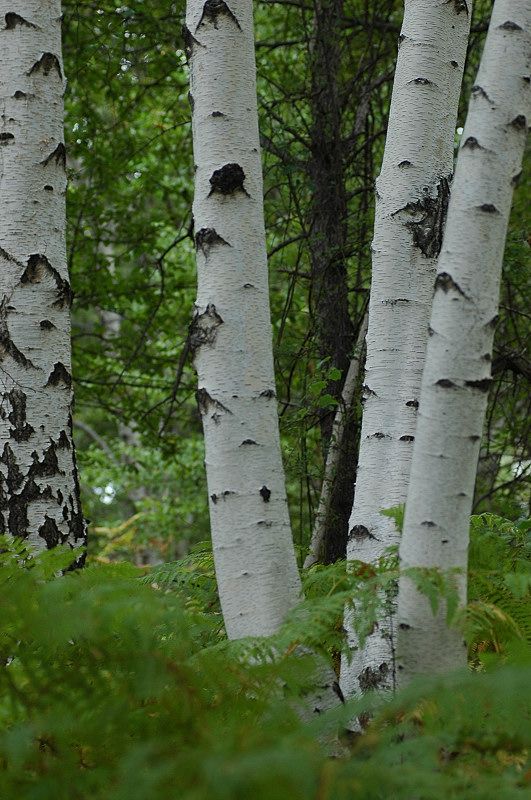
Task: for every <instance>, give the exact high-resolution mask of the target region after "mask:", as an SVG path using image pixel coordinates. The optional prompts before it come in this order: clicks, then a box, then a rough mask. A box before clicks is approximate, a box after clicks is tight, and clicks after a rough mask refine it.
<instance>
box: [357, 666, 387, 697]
mask: <svg viewBox="0 0 531 800" xmlns="http://www.w3.org/2000/svg"><path fill="white" fill-rule="evenodd" d="M388 674H389V665H388V664H385V663H384V664H380V666H379V667H378V668H374V669H373V668H372V667H365V669H364V670H362V672H360V674H359V675H358V683H359V686H360V689H361V691H362V692H363V693H364V694H365V692H370V691H372V690H373V689H378V687H379V686H381V685H382V684H383V683H385V680H386V678H387V675H388Z"/></svg>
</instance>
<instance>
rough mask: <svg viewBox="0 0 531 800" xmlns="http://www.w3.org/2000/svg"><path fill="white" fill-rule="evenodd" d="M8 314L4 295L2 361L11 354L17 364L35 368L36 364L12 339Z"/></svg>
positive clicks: (0, 323) (0, 328)
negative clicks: (8, 324)
mask: <svg viewBox="0 0 531 800" xmlns="http://www.w3.org/2000/svg"><path fill="white" fill-rule="evenodd" d="M7 315H8V305H7V298H6V297H4V299H3V300H2V302H1V303H0V361H2V360H3V359H4V358H5V357H6V355H8V356H11V358H12V359H13V361H16V363H17V364H20V366H21V367H32V368H33V369H35V364H34V363H33V362H32V361H31V360H30V359H29V358H26V356H25V355H24V353H23V352H22V351H21V350H19V349H18V347H17V346H16V344H15V343H14V342H13V340H12V339H11V334H10V333H9V328H8V326H7Z"/></svg>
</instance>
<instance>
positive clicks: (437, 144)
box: [341, 0, 472, 695]
mask: <svg viewBox="0 0 531 800" xmlns="http://www.w3.org/2000/svg"><path fill="white" fill-rule="evenodd" d="M471 11H472V9H471V2H470V0H466V2H465V0H406V2H405V16H404V22H403V25H402V32H401V35H400V46H399V53H398V61H397V66H396V73H395V81H394V87H393V96H392V101H391V110H390V117H389V124H388V133H387V140H386V146H385V153H384V159H383V164H382V171H381V174H380V177H379V178H378V180H377V184H376V218H375V228H374V241H373V272H372V285H371V296H370V305H369V330H368V334H367V360H366V370H365V386H364V400H365V402H364V410H363V422H362V432H361V442H360V453H359V461H358V471H357V477H356V488H355V496H354V507H353V510H352V515H351V519H350V533H349V542H348V546H347V558H348V559H349V560H355V559H359V560H361V561H364V562H368V563H372V564H374V563H375V562H377V561H378V559H379V558H380V557H381V556H382V555H383V554H384V552H385V551H386V549H387V548H388V547H389V546H391V545H397V544H398V533H397V531H396V529H395V526H394V522H393V520H392V519H390V518H389V517H385V516H382V515H381V513H380V512H381V510H382V509H385V508H390V507H393V506H397V505H399V504H401V503H403V502H405V499H406V492H407V485H408V477H409V469H410V463H411V454H412V448H413V441H414V438H415V427H416V419H417V408H418V403H419V392H420V383H421V376H422V369H423V366H424V354H425V348H426V339H427V328H428V322H429V318H430V311H431V302H432V294H433V281H434V278H435V267H436V260H437V256H438V254H439V251H440V247H441V243H442V235H443V228H444V222H445V218H446V209H447V202H448V197H449V184H450V181H451V179H452V171H453V146H454V136H455V125H456V118H457V109H458V101H459V94H460V89H461V81H462V75H463V69H464V61H465V56H466V48H467V40H468V32H469V27H470V15H471ZM389 606H390V611H389V613H388V615H386V618H384V619H382V620H380V622H379V624H378V626H377V627H376V629H375V630H374V632H373V633H372V634H371V635H370V636H369V637H368V638H367V641H366V644H365V647H364V648H363V649H362V650H360V649H358V648H357V640H356V635H355V632H354V631H353V625H352V621H351V618H350V615H349V614H347V616H346V619H345V627H346V628H347V631H348V637H349V646H350V649H351V651H352V659H351V661H350V663H349V662H348V661H347V659H344V660H343V664H342V670H341V683H342V689H343V692H344V693H345V694H347V695H352V694H355V693H357V692H363V691H365V690H366V689H375V688H381V689H388V688H390V687H392V686H393V685H394V672H395V668H394V622H393V620H394V615H395V605H394V600H393V598H392V597H390V598H389Z"/></svg>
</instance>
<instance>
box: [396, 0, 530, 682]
mask: <svg viewBox="0 0 531 800" xmlns="http://www.w3.org/2000/svg"><path fill="white" fill-rule="evenodd" d="M530 68H531V0H496V3H495V5H494V10H493V12H492V18H491V22H490V27H489V33H488V36H487V41H486V44H485V49H484V53H483V57H482V60H481V65H480V69H479V73H478V76H477V79H476V84H475V86H474V87H473V89H472V98H471V100H470V106H469V110H468V118H467V122H466V126H465V130H464V133H463V136H462V139H461V148H460V151H459V156H458V160H457V167H456V173H455V181H454V188H453V191H452V198H451V200H450V207H449V211H448V221H447V224H446V231H445V235H444V243H443V249H442V252H441V257H440V260H439V267H438V275H437V280H436V283H435V296H434V301H433V311H432V316H431V323H430V326H431V327H430V339H429V344H428V349H427V354H426V366H425V370H424V376H423V379H422V391H421V399H420V414H419V420H418V427H417V437H416V440H415V447H414V452H413V462H412V468H411V482H410V489H409V493H408V497H407V507H406V516H405V526H404V533H403V536H402V542H401V546H400V556H401V560H402V566H403V567H404V568H405V569H407V568H410V567H414V568H418V567H420V568H425V567H437V568H439V569H441V570H444V571H446V570H458V571H459V572H458V579H457V584H458V590H459V596H460V600H461V602H462V603H464V602H465V600H466V569H467V550H468V530H469V524H470V522H469V518H470V512H471V509H472V498H473V494H474V479H475V474H476V467H477V462H478V455H479V447H480V442H481V434H482V429H483V422H484V418H485V410H486V406H487V395H488V389H489V385H490V382H491V377H490V370H491V357H492V341H493V335H494V327H495V324H496V314H497V310H498V297H499V289H500V278H501V268H502V261H503V251H504V245H505V237H506V233H507V224H508V220H509V213H510V209H511V201H512V195H513V189H514V186H515V184H516V182H517V180H518V177H519V175H520V172H521V165H522V156H523V152H524V146H525V141H526V133H527V126H528V123H529V119H530V115H531V86H530V83H529V77H530ZM398 620H399V633H398V649H397V661H398V669H399V672H398V675H399V680H400V683H406V682H408V681H409V680H410V679H411V678H412V677H413V676H414V675H416V674H419V673H431V672H439V671H444V670H448V669H453V668H456V667H459V666H464V665H465V664H466V648H465V646H464V644H463V640H462V636H461V635H460V634H459V632H458V630H457V629H456V628H448V627H447V625H446V621H445V613H444V609H442V610H441V613H439V614H437V615H436V616H434V615H433V614H432V612H431V609H430V606H429V603H428V601H427V599H426V597H425V596H423V595H421V594H419V592H418V591H417V589H416V587H415V584H414V583H413V582H412V580H411V579H410V578H408V577H406V576H404V577H403V578H401V581H400V591H399V601H398Z"/></svg>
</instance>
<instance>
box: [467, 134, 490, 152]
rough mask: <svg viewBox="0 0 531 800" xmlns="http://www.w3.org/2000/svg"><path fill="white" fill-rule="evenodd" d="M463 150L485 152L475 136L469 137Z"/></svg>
mask: <svg viewBox="0 0 531 800" xmlns="http://www.w3.org/2000/svg"><path fill="white" fill-rule="evenodd" d="M461 149H462V150H484V149H485V148H484V147H483V145H481V144H480V143H479V142H478V140H477V139H476V137H475V136H469V137H468V138H467V139H466V141H465V142H463V144H462V146H461Z"/></svg>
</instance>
